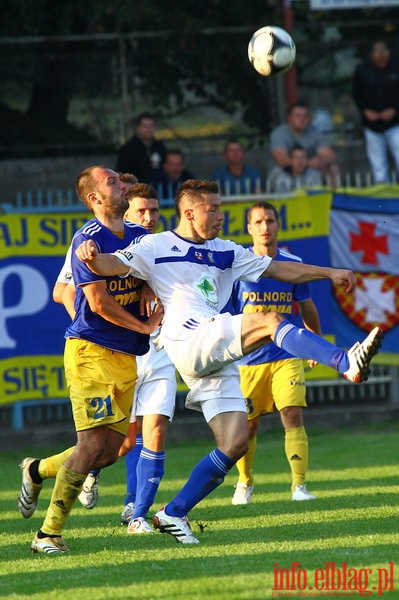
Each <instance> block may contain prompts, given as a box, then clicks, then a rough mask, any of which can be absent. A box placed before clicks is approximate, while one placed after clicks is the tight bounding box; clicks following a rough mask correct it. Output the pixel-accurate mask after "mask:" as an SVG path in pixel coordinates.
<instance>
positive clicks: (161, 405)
mask: <svg viewBox="0 0 399 600" xmlns="http://www.w3.org/2000/svg"><path fill="white" fill-rule="evenodd" d="M136 360H137V373H138V378H137V382H136V387H135V391H134V399H133V407H132V412H131V416H130V422H131V423H133V422H134V421H136V417H142V416H144V415H165V416H166V417H168V418H169V420H170V421H172V419H173V415H174V412H175V404H176V387H177V382H176V372H175V367H174V365H173V363H172V362H171V360H170V358H169V357H168V355H167V354H166V352H165V350H160V351H159V352H157V351H156V350H155V348H154V345H153V343H152V342H151V340H150V350H149V352H147V354H144V356H137V359H136Z"/></svg>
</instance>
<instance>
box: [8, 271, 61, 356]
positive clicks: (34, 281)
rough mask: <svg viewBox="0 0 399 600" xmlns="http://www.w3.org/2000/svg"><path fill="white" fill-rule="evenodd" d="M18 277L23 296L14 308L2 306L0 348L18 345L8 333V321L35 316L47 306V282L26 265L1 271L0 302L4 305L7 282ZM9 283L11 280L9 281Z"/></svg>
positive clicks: (21, 295)
mask: <svg viewBox="0 0 399 600" xmlns="http://www.w3.org/2000/svg"><path fill="white" fill-rule="evenodd" d="M11 277H17V278H18V279H19V281H20V288H21V294H20V298H19V300H18V302H17V303H16V304H14V305H13V306H1V305H0V348H15V347H16V345H17V342H16V340H14V339H13V338H12V337H11V336H10V335H9V334H8V331H7V320H8V319H12V318H15V317H22V316H25V315H34V314H35V313H37V312H39V311H41V310H42V309H43V308H44V307H45V306H46V304H47V302H48V298H49V289H48V285H47V281H46V280H45V278H44V277H43V275H42V274H41V273H40V271H38V270H37V269H33V268H32V267H28V266H26V265H13V266H9V267H4V268H3V269H0V301H1V302H2V303H4V298H5V286H6V284H7V280H9V278H11ZM9 283H11V282H10V280H9Z"/></svg>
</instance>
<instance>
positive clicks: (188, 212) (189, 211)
mask: <svg viewBox="0 0 399 600" xmlns="http://www.w3.org/2000/svg"><path fill="white" fill-rule="evenodd" d="M183 212H184V216H185V217H186V219H187V220H188V221H192V220H193V219H194V211H193V209H192V208H185V209H184V211H183Z"/></svg>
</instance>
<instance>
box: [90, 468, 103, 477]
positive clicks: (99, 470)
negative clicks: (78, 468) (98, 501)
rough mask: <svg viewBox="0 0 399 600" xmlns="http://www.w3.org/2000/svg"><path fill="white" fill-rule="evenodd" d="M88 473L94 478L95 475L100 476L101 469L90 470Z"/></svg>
mask: <svg viewBox="0 0 399 600" xmlns="http://www.w3.org/2000/svg"><path fill="white" fill-rule="evenodd" d="M90 473H91V474H92V475H94V477H97V475H100V473H101V469H92V470H91V471H90Z"/></svg>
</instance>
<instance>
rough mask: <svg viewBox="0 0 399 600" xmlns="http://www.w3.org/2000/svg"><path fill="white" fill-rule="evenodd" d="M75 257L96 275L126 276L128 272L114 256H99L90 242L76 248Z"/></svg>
mask: <svg viewBox="0 0 399 600" xmlns="http://www.w3.org/2000/svg"><path fill="white" fill-rule="evenodd" d="M76 256H77V257H78V258H79V259H80V260H82V261H83V262H84V263H85V264H86V265H87V266H88V267H89V269H90V270H91V271H93V273H97V275H105V276H110V275H127V273H128V272H129V267H127V266H126V265H125V264H124V263H123V262H122V261H121V260H119V258H118V257H117V256H115V255H114V254H100V253H99V252H98V248H97V246H96V244H95V243H94V242H93V241H92V240H87V241H85V242H82V243H81V244H80V246H78V247H77V248H76Z"/></svg>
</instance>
